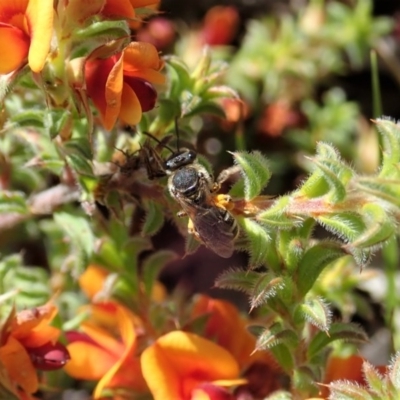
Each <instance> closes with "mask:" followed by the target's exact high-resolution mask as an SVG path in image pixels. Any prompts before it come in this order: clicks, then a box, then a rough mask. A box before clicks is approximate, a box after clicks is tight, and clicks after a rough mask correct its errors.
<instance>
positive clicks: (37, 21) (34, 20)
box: [26, 0, 54, 72]
mask: <svg viewBox="0 0 400 400" xmlns="http://www.w3.org/2000/svg"><path fill="white" fill-rule="evenodd" d="M26 15H27V18H28V24H29V32H30V36H31V45H30V48H29V55H28V62H29V66H30V68H31V70H32V71H33V72H40V71H41V70H42V69H43V66H44V63H45V61H46V57H47V55H48V53H49V50H50V42H51V37H52V34H53V17H54V9H53V0H30V1H29V4H28V8H27V10H26Z"/></svg>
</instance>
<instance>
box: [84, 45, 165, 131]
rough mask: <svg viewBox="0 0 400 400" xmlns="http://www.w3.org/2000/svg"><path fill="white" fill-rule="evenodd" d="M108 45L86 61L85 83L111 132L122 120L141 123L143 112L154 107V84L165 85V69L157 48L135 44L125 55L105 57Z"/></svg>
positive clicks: (127, 48) (130, 46) (125, 51)
mask: <svg viewBox="0 0 400 400" xmlns="http://www.w3.org/2000/svg"><path fill="white" fill-rule="evenodd" d="M105 50H106V47H105V46H101V47H100V48H98V49H96V50H95V51H94V52H93V53H92V54H91V55H90V56H89V57H88V60H87V61H86V64H85V80H86V87H87V93H88V96H89V97H90V98H91V99H92V100H93V103H94V105H95V106H96V108H97V110H98V111H99V113H100V116H101V119H102V122H103V125H104V127H105V128H106V129H108V130H110V129H112V128H113V126H114V125H115V123H116V121H117V119H118V118H120V119H121V120H122V121H123V122H124V123H126V124H129V125H135V124H137V123H138V122H139V121H140V119H141V116H142V112H145V111H149V110H151V109H152V108H154V105H155V101H156V98H157V93H156V91H155V89H154V87H153V84H163V83H164V82H165V78H164V76H163V75H162V74H161V73H160V72H159V71H160V70H161V68H162V67H163V62H162V61H161V60H160V58H159V56H158V53H157V50H156V48H155V47H154V46H153V45H151V44H149V43H143V42H132V43H130V44H129V45H128V46H127V47H126V48H125V49H124V50H123V51H122V52H120V53H118V54H115V55H113V56H111V57H108V58H103V57H102V55H103V52H104V51H105Z"/></svg>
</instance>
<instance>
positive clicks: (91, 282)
mask: <svg viewBox="0 0 400 400" xmlns="http://www.w3.org/2000/svg"><path fill="white" fill-rule="evenodd" d="M108 274H109V272H108V271H106V270H105V269H103V268H101V267H99V266H98V265H94V264H91V265H89V266H88V267H87V268H86V270H85V272H84V273H83V274H82V275H81V276H80V277H79V280H78V281H79V286H80V287H81V289H82V290H83V292H84V293H85V294H86V296H87V297H89V299H92V298H93V296H94V295H95V294H96V293H98V292H100V290H101V289H102V288H103V284H104V280H105V279H106V277H107V275H108Z"/></svg>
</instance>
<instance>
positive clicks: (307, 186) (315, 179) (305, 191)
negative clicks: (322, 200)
mask: <svg viewBox="0 0 400 400" xmlns="http://www.w3.org/2000/svg"><path fill="white" fill-rule="evenodd" d="M328 190H329V185H328V182H327V181H326V179H325V178H324V175H323V173H322V171H321V170H317V171H315V172H313V173H312V174H311V175H310V176H309V177H308V178H307V180H306V181H305V182H304V183H303V184H302V185H301V187H300V188H299V190H298V191H297V192H296V193H295V194H294V197H295V198H296V197H300V198H301V197H306V198H308V199H313V198H316V197H320V196H323V195H324V194H326V193H327V192H328Z"/></svg>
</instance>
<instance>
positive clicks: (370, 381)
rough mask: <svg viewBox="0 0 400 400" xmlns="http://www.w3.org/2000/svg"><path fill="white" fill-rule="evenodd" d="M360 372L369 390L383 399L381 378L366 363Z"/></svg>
mask: <svg viewBox="0 0 400 400" xmlns="http://www.w3.org/2000/svg"><path fill="white" fill-rule="evenodd" d="M362 370H363V374H364V378H365V382H366V383H367V385H368V387H369V389H370V390H371V391H373V392H374V393H375V394H377V395H379V397H380V398H381V399H383V398H384V397H385V385H384V379H383V376H382V375H381V374H380V373H379V372H378V371H377V370H376V368H374V367H373V366H372V365H371V364H370V363H369V362H368V361H364V362H363V365H362Z"/></svg>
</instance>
